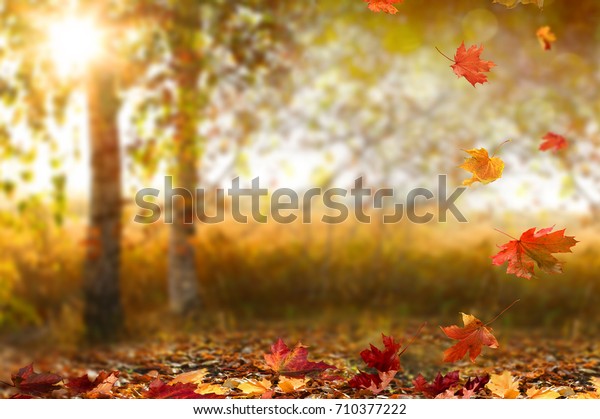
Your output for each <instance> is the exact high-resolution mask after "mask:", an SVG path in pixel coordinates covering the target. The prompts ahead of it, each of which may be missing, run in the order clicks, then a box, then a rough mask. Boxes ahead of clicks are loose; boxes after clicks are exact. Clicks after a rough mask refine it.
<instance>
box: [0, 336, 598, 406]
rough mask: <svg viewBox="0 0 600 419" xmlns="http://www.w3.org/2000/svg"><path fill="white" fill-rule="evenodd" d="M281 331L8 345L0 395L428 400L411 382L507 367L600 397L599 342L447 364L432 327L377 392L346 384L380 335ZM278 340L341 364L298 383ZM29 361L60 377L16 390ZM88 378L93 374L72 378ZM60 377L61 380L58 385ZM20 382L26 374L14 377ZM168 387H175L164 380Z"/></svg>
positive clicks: (504, 341)
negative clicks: (282, 360)
mask: <svg viewBox="0 0 600 419" xmlns="http://www.w3.org/2000/svg"><path fill="white" fill-rule="evenodd" d="M418 327H419V325H415V326H414V327H412V326H411V327H408V328H406V329H405V330H403V331H402V332H399V331H393V332H395V333H394V336H395V337H396V338H398V339H400V338H402V339H403V346H402V348H404V346H405V345H406V343H407V342H408V341H409V340H410V338H411V337H412V336H413V335H414V333H415V331H416V330H417V329H418ZM284 332H286V331H284V330H283V329H281V328H279V329H278V328H276V327H273V328H266V327H265V328H261V327H257V328H256V329H255V330H246V331H236V332H233V331H228V332H223V331H220V332H207V333H203V334H193V335H192V334H190V335H182V336H177V337H173V336H168V335H166V334H165V335H162V336H160V335H159V336H156V337H155V338H154V339H152V341H144V342H140V341H138V342H135V343H134V342H129V343H122V344H119V345H114V346H111V347H104V348H95V349H92V348H88V349H75V348H73V349H71V350H61V351H52V350H44V351H37V353H36V351H35V350H31V351H27V350H21V349H19V348H15V347H10V346H3V347H0V365H2V368H1V370H0V380H1V381H2V382H4V383H3V384H0V397H1V398H5V397H14V396H15V395H18V396H17V397H29V396H34V397H44V398H69V397H84V398H88V397H89V398H98V397H102V398H105V397H109V398H143V397H147V398H157V397H167V398H186V397H185V396H190V394H189V392H188V393H186V390H189V389H190V388H193V389H196V391H195V394H196V396H197V397H211V398H223V397H227V398H248V397H256V398H259V397H262V398H369V397H383V398H423V397H425V396H426V395H424V394H423V392H421V391H418V390H417V389H415V386H414V384H413V380H414V379H415V378H416V376H418V375H419V374H422V375H423V376H424V377H425V379H426V380H427V381H431V380H433V379H434V377H435V375H436V374H437V373H438V371H441V373H442V375H445V374H447V373H449V372H451V371H456V370H458V371H459V377H460V379H459V381H458V382H454V383H453V385H452V387H451V389H450V390H448V391H445V392H443V394H442V396H446V397H448V396H449V395H452V394H456V395H460V394H461V391H460V390H461V388H462V386H464V385H465V382H466V381H467V379H468V378H475V377H476V376H479V377H482V376H485V375H487V374H502V373H505V372H507V371H508V372H509V373H510V375H511V376H512V384H511V382H510V381H511V380H509V382H508V383H505V384H506V386H507V388H508V387H511V386H512V388H513V389H517V391H516V392H512V396H511V397H519V398H526V397H531V396H532V394H533V390H531V389H532V388H535V389H541V390H542V391H541V392H540V393H539V394H542V393H544V392H547V391H549V390H550V391H553V392H555V393H552V394H555V396H556V397H558V395H556V393H558V394H559V395H560V397H562V398H572V397H576V398H580V397H585V398H598V397H600V388H598V384H599V381H598V377H600V342H599V341H598V340H597V339H591V340H590V339H587V338H583V337H580V338H576V339H566V338H558V337H557V338H550V337H544V335H541V334H535V333H531V332H530V331H511V333H510V335H509V336H507V337H503V338H499V342H500V347H499V348H498V349H490V348H487V347H484V348H483V352H482V355H481V356H480V357H479V358H478V359H477V360H476V362H475V363H471V362H470V361H469V360H468V357H465V358H464V359H463V360H462V361H459V362H457V363H455V364H444V363H442V362H441V360H442V353H443V351H444V350H445V349H447V348H448V347H449V346H451V345H452V344H453V341H451V340H449V339H448V338H446V337H445V336H444V335H443V334H442V333H441V331H440V330H439V328H437V327H434V326H431V325H428V326H426V327H424V328H423V330H422V331H421V333H420V334H419V336H418V337H417V338H416V340H415V341H414V342H413V343H412V344H411V345H410V347H409V348H408V349H407V350H406V352H404V353H403V354H402V355H401V358H400V363H401V368H400V370H399V371H398V373H397V374H396V375H395V378H394V379H393V380H392V381H391V382H390V384H389V386H387V388H386V389H385V390H383V391H382V392H380V393H379V394H377V395H375V394H373V393H372V392H371V391H370V390H366V389H356V388H351V387H350V386H349V384H348V381H349V379H351V378H352V377H353V376H355V375H356V374H357V373H358V372H359V370H361V371H369V369H368V368H367V367H366V365H365V364H364V362H363V361H362V360H361V356H360V352H361V351H362V350H363V349H365V348H368V343H373V344H374V345H375V346H378V347H380V348H381V347H382V344H381V336H380V334H379V333H378V332H372V333H371V334H369V335H368V336H364V335H362V336H357V334H358V331H356V330H354V331H353V330H352V328H348V329H345V330H342V331H340V330H329V331H324V330H320V329H312V330H308V329H306V330H302V331H299V330H295V331H293V332H289V330H288V331H287V334H286V333H284ZM279 337H281V338H283V340H284V341H285V343H286V344H288V345H289V346H290V348H291V347H293V345H295V344H296V343H297V342H298V341H301V342H302V343H303V344H305V345H307V346H308V351H309V353H308V359H309V360H310V361H324V362H326V363H327V364H330V365H332V366H334V367H335V369H328V370H327V371H325V372H321V373H320V374H316V375H311V374H309V375H307V376H306V377H301V376H295V377H293V378H292V379H290V378H286V377H284V376H283V375H281V376H280V375H279V374H277V373H276V372H274V371H273V370H272V369H271V368H270V367H269V366H268V365H267V363H266V362H265V358H264V355H265V354H268V353H270V347H271V345H273V344H274V343H275V342H276V341H277V339H278V338H279ZM31 363H33V364H34V369H35V371H36V372H42V371H43V372H48V371H49V372H51V373H54V374H57V376H50V378H51V380H50V381H52V379H53V380H54V381H55V382H54V383H53V384H52V383H49V382H46V383H45V384H52V385H49V386H46V387H42V388H37V389H36V388H35V386H33V387H29V390H31V388H33V389H34V390H33V391H29V390H28V387H27V386H24V385H22V386H21V387H22V388H21V390H19V389H17V388H15V387H12V386H10V385H9V384H10V383H12V382H13V381H14V380H13V378H15V377H11V374H17V371H18V370H19V368H21V367H24V366H26V365H28V364H31ZM102 371H104V372H102ZM185 373H188V374H185ZM27 374H28V373H27V372H25V380H24V381H23V382H25V381H27V377H26V375H27ZM85 374H88V376H89V380H88V379H85V380H83V381H81V380H80V379H79V380H75V379H74V378H75V377H82V376H85ZM182 374H183V375H182ZM492 376H493V375H492ZM32 377H33V378H36V377H37V378H38V379H39V380H40V381H42V382H43V381H44V380H47V379H48V376H44V375H41V376H32ZM176 377H179V378H176ZM22 378H23V374H21V379H22ZM59 378H62V381H57V380H58V379H59ZM16 379H17V381H18V380H19V379H20V378H19V377H18V376H17V378H16ZM173 379H175V382H173ZM11 380H12V381H11ZM33 381H35V380H33ZM69 383H70V384H69ZM167 383H169V384H171V386H165V384H167ZM177 383H179V384H177ZM243 383H246V384H245V385H242V384H243ZM503 385H504V384H500V387H502V386H503ZM189 386H192V387H189ZM23 388H24V390H23ZM490 388H492V387H490V386H489V385H488V386H481V388H480V389H478V390H477V392H476V393H475V394H470V395H469V396H470V397H473V398H497V397H500V396H501V395H502V391H499V390H497V387H496V391H495V392H493V391H492V390H490ZM442 389H443V387H441V388H439V389H438V390H442ZM38 390H43V391H38ZM528 390H529V393H528V392H527V391H528ZM440 393H441V391H440ZM548 394H549V393H548ZM433 395H435V392H434V393H433ZM429 396H431V394H430V395H429ZM506 397H508V393H506ZM552 398H554V397H552Z"/></svg>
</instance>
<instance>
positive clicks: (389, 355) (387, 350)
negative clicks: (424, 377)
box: [360, 333, 402, 372]
mask: <svg viewBox="0 0 600 419" xmlns="http://www.w3.org/2000/svg"><path fill="white" fill-rule="evenodd" d="M381 340H382V341H383V347H384V349H383V350H380V349H379V348H377V347H376V346H374V345H373V344H370V347H371V349H365V350H364V351H362V352H361V353H360V356H361V358H362V359H363V361H365V363H366V364H367V365H368V366H369V367H370V368H375V369H376V370H377V371H381V372H387V371H398V370H399V369H400V356H399V351H400V347H401V346H402V341H398V342H396V341H394V337H393V336H386V335H384V334H383V333H382V334H381Z"/></svg>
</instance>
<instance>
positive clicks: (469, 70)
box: [436, 41, 496, 87]
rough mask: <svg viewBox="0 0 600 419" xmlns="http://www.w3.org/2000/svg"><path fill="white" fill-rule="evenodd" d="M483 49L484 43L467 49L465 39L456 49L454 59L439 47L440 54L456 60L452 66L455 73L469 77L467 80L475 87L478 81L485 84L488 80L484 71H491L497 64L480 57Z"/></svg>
mask: <svg viewBox="0 0 600 419" xmlns="http://www.w3.org/2000/svg"><path fill="white" fill-rule="evenodd" d="M436 49H437V48H436ZM482 51H483V45H481V46H479V47H477V46H476V45H471V46H470V47H469V49H468V50H467V49H466V48H465V43H464V41H463V43H462V44H460V46H459V47H458V48H457V49H456V54H454V59H452V58H450V57H448V56H446V55H445V54H444V53H443V52H441V51H440V50H439V49H438V52H439V53H440V54H442V55H443V56H444V57H446V58H448V59H449V60H450V61H454V64H452V65H451V66H450V67H451V68H452V70H454V74H456V75H457V76H458V77H464V78H465V79H467V81H468V82H469V83H471V84H472V85H473V87H475V85H476V84H477V83H480V84H483V83H485V82H487V81H488V79H487V76H486V75H485V74H483V73H484V72H489V71H490V70H491V69H492V67H495V66H496V64H495V63H494V62H492V61H484V60H482V59H481V58H479V56H480V55H481V53H482Z"/></svg>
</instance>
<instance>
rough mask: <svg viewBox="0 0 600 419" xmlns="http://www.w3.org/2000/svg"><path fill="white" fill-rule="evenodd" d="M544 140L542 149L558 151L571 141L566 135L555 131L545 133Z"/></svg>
mask: <svg viewBox="0 0 600 419" xmlns="http://www.w3.org/2000/svg"><path fill="white" fill-rule="evenodd" d="M542 140H545V141H544V142H543V143H542V144H541V145H540V150H541V151H546V150H552V151H554V152H555V153H556V152H557V151H559V150H562V149H563V148H567V147H568V146H569V142H568V141H567V140H566V139H565V137H563V136H562V135H558V134H555V133H553V132H549V133H547V134H546V135H544V136H543V137H542Z"/></svg>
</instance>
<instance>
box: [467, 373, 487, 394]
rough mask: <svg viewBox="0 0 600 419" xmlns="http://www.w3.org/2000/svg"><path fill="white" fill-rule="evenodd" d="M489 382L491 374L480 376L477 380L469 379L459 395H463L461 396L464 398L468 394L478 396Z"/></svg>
mask: <svg viewBox="0 0 600 419" xmlns="http://www.w3.org/2000/svg"><path fill="white" fill-rule="evenodd" d="M489 381H490V375H489V374H484V375H479V376H477V377H475V378H471V377H469V379H468V380H467V382H466V383H465V385H464V386H463V388H462V389H461V391H460V392H459V393H461V395H463V396H465V395H467V394H477V393H479V392H480V391H481V390H483V388H484V387H485V385H486V384H487V383H488V382H489Z"/></svg>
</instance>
